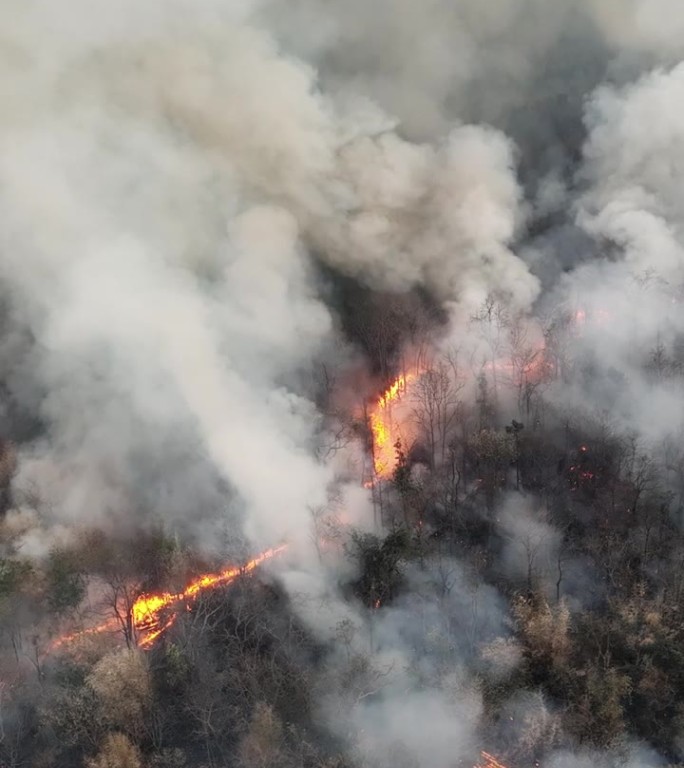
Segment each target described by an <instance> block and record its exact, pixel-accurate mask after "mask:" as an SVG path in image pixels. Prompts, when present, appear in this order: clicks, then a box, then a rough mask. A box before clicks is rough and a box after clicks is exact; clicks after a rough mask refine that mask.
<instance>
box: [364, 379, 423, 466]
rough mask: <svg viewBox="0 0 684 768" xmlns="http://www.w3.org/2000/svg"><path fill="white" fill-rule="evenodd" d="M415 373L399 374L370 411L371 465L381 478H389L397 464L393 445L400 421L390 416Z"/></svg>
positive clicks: (398, 433)
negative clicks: (371, 436)
mask: <svg viewBox="0 0 684 768" xmlns="http://www.w3.org/2000/svg"><path fill="white" fill-rule="evenodd" d="M415 378H416V377H415V374H407V375H406V376H399V378H398V379H397V380H396V381H394V382H393V384H392V385H391V386H390V387H389V388H388V389H387V390H386V391H385V392H383V394H382V395H381V396H380V397H379V398H378V400H377V402H376V403H375V404H374V406H373V408H372V410H371V413H370V417H369V420H370V427H371V432H372V433H373V467H374V469H375V474H376V475H377V476H378V477H381V478H383V479H387V478H390V477H391V476H392V473H393V472H394V469H395V467H396V464H397V456H396V449H395V447H394V446H395V445H396V442H397V440H401V439H402V433H401V430H400V426H401V422H400V421H399V420H398V419H396V418H393V417H392V410H393V407H395V406H396V405H398V404H399V403H400V402H401V400H402V398H403V397H404V395H405V394H406V389H407V387H408V386H409V384H411V382H412V381H413V380H414V379H415Z"/></svg>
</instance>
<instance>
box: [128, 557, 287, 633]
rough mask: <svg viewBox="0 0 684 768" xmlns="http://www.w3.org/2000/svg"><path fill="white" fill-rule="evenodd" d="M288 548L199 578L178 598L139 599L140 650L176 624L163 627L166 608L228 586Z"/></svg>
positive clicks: (136, 621) (135, 616) (133, 613)
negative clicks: (163, 611)
mask: <svg viewBox="0 0 684 768" xmlns="http://www.w3.org/2000/svg"><path fill="white" fill-rule="evenodd" d="M286 546H287V545H285V544H282V545H281V546H279V547H274V548H273V549H268V550H266V552H262V553H261V554H260V555H258V556H257V557H255V558H254V559H253V560H250V561H249V562H248V563H246V564H245V565H243V566H242V567H236V566H233V567H231V568H226V569H225V570H223V571H220V572H219V573H207V574H204V575H203V576H199V577H198V578H197V579H195V580H194V581H191V582H190V584H188V586H187V587H186V588H185V589H184V590H183V591H182V592H179V593H178V594H171V593H169V592H163V593H161V594H155V595H140V597H139V598H138V599H137V600H136V601H135V603H133V607H132V609H131V616H132V619H133V626H134V627H135V629H136V631H137V632H138V633H144V634H143V635H142V637H139V639H138V645H139V646H140V647H141V648H149V647H150V646H151V645H153V644H154V641H155V640H156V639H157V638H158V637H159V636H160V635H162V634H163V633H164V632H166V630H167V629H169V627H171V626H172V625H173V623H174V622H175V621H176V615H177V614H172V615H171V616H170V617H169V618H168V619H167V620H166V622H165V623H164V624H162V623H161V612H162V610H163V609H164V608H167V607H170V606H177V605H178V603H181V602H186V601H188V600H194V599H195V598H196V597H197V596H198V595H199V594H200V592H203V591H204V590H205V589H213V588H214V587H218V586H219V585H221V584H229V583H230V582H231V581H233V580H234V579H236V578H237V577H238V576H241V575H242V574H245V573H250V572H251V571H253V570H254V569H255V568H256V567H257V566H259V565H261V564H262V563H263V562H264V561H265V560H269V559H270V558H272V557H274V556H275V555H277V554H279V553H280V552H282V551H283V550H284V549H285V548H286Z"/></svg>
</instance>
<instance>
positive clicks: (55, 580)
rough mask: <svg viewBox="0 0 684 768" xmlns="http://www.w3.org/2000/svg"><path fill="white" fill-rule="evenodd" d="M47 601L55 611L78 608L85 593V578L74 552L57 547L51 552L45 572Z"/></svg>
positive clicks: (60, 611) (61, 611)
mask: <svg viewBox="0 0 684 768" xmlns="http://www.w3.org/2000/svg"><path fill="white" fill-rule="evenodd" d="M45 576H46V579H47V603H48V607H49V609H50V610H51V611H52V612H54V613H63V612H64V611H66V610H69V609H71V608H76V607H77V606H78V605H79V603H80V602H81V600H83V597H84V595H85V590H86V586H85V580H84V578H83V576H82V574H81V572H80V568H79V564H78V562H77V560H76V557H75V556H74V554H73V552H70V551H69V550H60V549H55V550H53V551H52V552H51V553H50V556H49V558H48V564H47V568H46V573H45Z"/></svg>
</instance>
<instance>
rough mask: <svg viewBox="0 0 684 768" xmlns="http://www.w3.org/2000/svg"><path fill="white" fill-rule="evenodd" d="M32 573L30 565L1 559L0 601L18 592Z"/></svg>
mask: <svg viewBox="0 0 684 768" xmlns="http://www.w3.org/2000/svg"><path fill="white" fill-rule="evenodd" d="M32 571H33V569H32V568H31V566H30V565H29V564H28V563H24V562H21V561H18V560H10V559H4V558H0V600H2V599H3V598H6V597H9V596H10V595H12V594H13V593H14V592H15V591H16V590H18V589H19V587H20V586H21V584H22V583H23V582H24V581H25V580H26V579H27V578H28V577H29V576H30V575H31V573H32Z"/></svg>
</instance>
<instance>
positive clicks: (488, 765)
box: [475, 751, 506, 768]
mask: <svg viewBox="0 0 684 768" xmlns="http://www.w3.org/2000/svg"><path fill="white" fill-rule="evenodd" d="M480 756H481V757H482V762H481V763H478V765H476V766H475V768H506V766H505V765H504V764H503V763H500V762H499V761H498V760H497V759H496V758H495V757H494V756H493V755H490V754H489V752H484V751H483V752H481V753H480Z"/></svg>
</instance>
